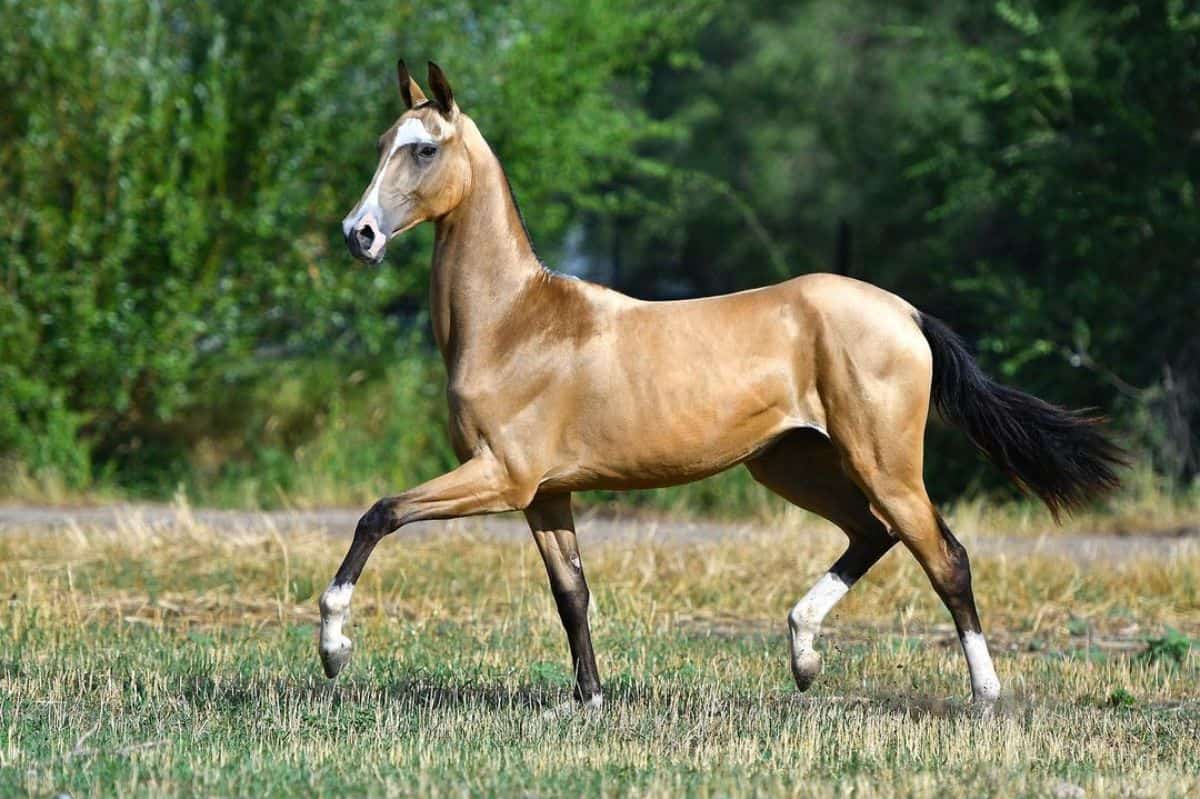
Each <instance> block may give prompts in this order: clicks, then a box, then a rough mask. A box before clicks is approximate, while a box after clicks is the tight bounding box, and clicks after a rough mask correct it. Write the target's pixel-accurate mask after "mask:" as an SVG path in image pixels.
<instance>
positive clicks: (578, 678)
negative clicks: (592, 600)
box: [552, 575, 600, 702]
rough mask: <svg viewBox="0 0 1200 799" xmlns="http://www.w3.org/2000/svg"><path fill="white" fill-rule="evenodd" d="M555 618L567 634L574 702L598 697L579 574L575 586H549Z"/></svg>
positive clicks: (583, 585) (585, 596)
mask: <svg viewBox="0 0 1200 799" xmlns="http://www.w3.org/2000/svg"><path fill="white" fill-rule="evenodd" d="M552 589H553V593H554V602H555V604H556V605H558V615H559V618H560V619H562V625H563V629H564V630H566V633H567V645H568V646H569V647H570V649H571V666H572V668H573V669H574V671H575V699H576V700H578V701H580V702H591V701H594V700H596V699H598V698H599V696H600V676H599V673H598V671H597V669H596V655H595V653H594V652H593V651H592V635H591V631H590V630H589V628H588V599H589V597H588V589H587V583H585V582H584V581H583V577H582V575H580V577H579V581H578V583H577V584H576V585H571V586H561V587H560V586H559V585H554V586H552Z"/></svg>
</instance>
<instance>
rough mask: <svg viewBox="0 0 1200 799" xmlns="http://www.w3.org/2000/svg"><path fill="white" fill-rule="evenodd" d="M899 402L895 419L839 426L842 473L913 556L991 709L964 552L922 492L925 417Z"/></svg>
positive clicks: (994, 686)
mask: <svg viewBox="0 0 1200 799" xmlns="http://www.w3.org/2000/svg"><path fill="white" fill-rule="evenodd" d="M918 399H920V398H918ZM916 401H917V400H914V402H916ZM903 404H904V403H901V402H896V403H895V404H893V405H891V406H888V407H892V408H893V409H894V410H895V413H896V416H895V417H889V416H888V415H887V414H883V415H882V416H881V417H878V418H871V419H862V418H860V419H859V424H857V425H855V426H854V427H852V428H851V427H850V426H849V425H846V426H844V429H842V430H839V431H837V432H835V433H834V435H835V436H836V437H837V440H838V446H839V448H840V449H841V450H842V452H843V456H844V460H845V463H846V469H847V472H849V473H850V474H852V475H853V476H854V478H855V481H856V482H858V483H859V484H860V485H861V486H862V487H863V489H864V491H865V492H866V494H867V496H868V497H869V498H870V501H871V505H872V507H873V508H874V509H875V510H876V511H878V512H879V513H880V514H881V515H882V516H883V518H884V520H885V521H886V522H887V523H888V525H889V527H890V528H891V530H892V531H893V532H894V533H895V535H896V537H897V538H899V539H900V540H901V541H903V542H904V544H905V546H907V547H908V549H909V551H911V552H912V553H913V555H914V556H915V557H916V559H917V561H918V562H919V563H920V564H921V568H923V569H924V570H925V574H926V575H927V576H928V577H929V581H930V582H931V583H932V584H933V588H934V590H935V591H936V592H937V594H938V596H940V597H941V599H942V602H943V603H944V604H945V605H946V608H947V609H948V610H949V611H950V615H951V616H952V617H953V618H954V625H955V627H956V628H957V629H958V637H959V641H960V642H961V644H962V648H963V653H964V654H965V655H966V658H967V665H968V667H969V668H970V672H971V693H972V696H973V697H974V699H975V701H976V702H981V703H990V702H993V701H995V700H996V699H997V698H998V697H999V695H1000V681H999V679H998V678H997V677H996V669H995V667H994V666H993V665H992V658H991V655H990V654H989V653H988V647H987V642H986V640H985V639H984V637H983V628H982V626H981V625H980V623H979V612H978V611H977V610H976V608H975V595H974V592H973V591H972V589H971V565H970V562H969V560H968V558H967V551H966V549H964V548H963V546H962V544H960V543H959V542H958V540H957V539H956V538H955V537H954V535H953V533H951V532H950V528H948V527H947V526H946V523H945V522H944V521H943V520H942V517H941V516H940V515H939V514H938V512H937V510H936V509H935V508H934V507H933V503H932V502H930V500H929V496H928V494H927V493H926V492H925V482H924V479H923V477H922V474H921V472H922V461H923V440H922V439H923V432H924V415H923V414H916V413H914V412H912V411H911V409H907V412H906V409H905V408H904V407H903ZM922 410H924V408H922ZM906 420H907V421H908V422H909V423H908V424H906V423H905V422H906ZM913 420H917V421H920V422H921V424H920V426H917V425H916V424H913V423H912V422H913Z"/></svg>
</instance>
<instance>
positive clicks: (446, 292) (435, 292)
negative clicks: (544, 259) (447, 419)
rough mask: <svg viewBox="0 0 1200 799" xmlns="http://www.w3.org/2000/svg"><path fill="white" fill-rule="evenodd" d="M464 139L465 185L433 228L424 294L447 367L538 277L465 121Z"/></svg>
mask: <svg viewBox="0 0 1200 799" xmlns="http://www.w3.org/2000/svg"><path fill="white" fill-rule="evenodd" d="M464 135H466V136H467V137H468V139H467V143H468V147H469V152H470V154H471V185H470V188H469V189H468V190H467V195H466V196H465V197H464V198H463V200H462V202H461V203H460V204H459V206H458V207H457V208H455V209H454V211H452V212H450V213H449V214H447V215H446V216H445V217H444V218H442V219H440V220H439V221H438V223H437V240H436V243H435V244H434V254H433V275H432V282H431V291H430V295H431V296H430V299H431V303H430V306H431V307H430V311H431V315H432V317H433V330H434V336H435V338H436V339H437V343H438V348H439V349H440V350H441V351H442V356H443V357H444V358H445V359H446V362H447V365H449V366H453V364H454V362H455V361H456V360H457V359H458V358H459V357H461V355H462V353H463V352H464V351H466V350H468V349H470V348H471V345H472V343H473V342H475V341H477V340H478V339H479V337H481V336H486V335H488V331H489V330H494V329H495V328H496V326H497V324H499V322H500V321H501V320H502V319H503V318H504V317H505V316H506V315H507V314H508V313H509V312H510V311H511V310H512V306H513V304H514V303H516V302H517V301H518V298H519V297H520V294H521V292H522V291H523V290H524V289H525V288H527V287H528V286H529V285H530V283H531V281H532V280H535V279H536V278H537V277H539V275H540V273H541V272H542V266H541V264H540V262H539V261H538V259H537V256H536V255H535V254H534V252H533V246H532V245H531V244H530V242H529V238H528V236H527V235H526V233H525V228H524V226H523V225H522V224H521V218H520V215H519V213H518V211H517V207H516V204H515V203H514V201H513V199H512V194H511V192H510V191H509V188H508V181H507V179H506V178H505V176H504V171H503V169H502V168H501V166H500V162H499V160H497V158H496V156H495V155H494V154H493V153H492V151H491V149H490V148H489V147H488V146H487V144H486V142H484V140H483V137H482V136H480V135H479V133H478V131H477V130H474V126H473V125H472V124H471V123H469V122H468V129H467V131H466V132H465V134H464Z"/></svg>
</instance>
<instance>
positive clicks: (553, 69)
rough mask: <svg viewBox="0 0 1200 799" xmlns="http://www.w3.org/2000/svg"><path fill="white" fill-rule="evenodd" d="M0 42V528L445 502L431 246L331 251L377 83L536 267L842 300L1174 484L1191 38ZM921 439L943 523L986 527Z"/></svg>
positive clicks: (894, 22)
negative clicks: (794, 280) (103, 508)
mask: <svg viewBox="0 0 1200 799" xmlns="http://www.w3.org/2000/svg"><path fill="white" fill-rule="evenodd" d="M0 28H3V30H4V31H5V35H4V36H3V37H0V462H2V463H3V467H2V468H0V494H3V493H7V494H10V495H11V494H14V493H19V492H21V491H28V490H29V487H30V486H41V487H43V488H44V487H46V486H53V487H56V488H55V490H56V491H58V492H60V493H61V492H67V493H70V492H86V491H93V490H107V491H113V492H119V493H122V494H131V495H137V496H151V497H154V496H163V495H169V494H170V493H172V492H173V491H175V490H176V489H177V488H178V487H180V486H182V487H184V488H185V489H187V490H188V491H189V492H191V493H193V494H194V495H196V496H198V497H199V498H200V499H202V500H203V501H209V502H220V503H227V504H275V503H279V502H295V503H303V502H308V503H314V504H315V503H322V502H359V501H366V500H369V499H372V498H374V496H376V495H378V494H380V493H382V492H384V491H394V490H396V489H398V488H401V487H403V486H406V485H411V484H412V483H414V482H416V481H418V480H421V479H424V478H427V477H429V476H432V475H433V474H436V473H438V472H439V471H441V470H443V469H445V468H446V467H447V466H448V465H450V463H451V461H452V455H451V454H450V452H449V449H448V447H447V445H446V443H445V435H444V418H443V414H444V410H443V409H442V404H443V403H442V386H441V380H442V376H441V371H440V365H439V364H438V363H437V362H436V360H435V358H434V357H433V354H432V349H431V347H430V346H429V343H428V334H427V327H428V325H427V321H426V319H425V317H424V308H425V300H424V293H425V290H426V287H427V283H428V261H429V245H430V235H429V234H430V231H428V230H424V231H417V232H414V233H413V234H410V235H409V236H407V237H406V238H405V239H403V240H401V241H400V242H397V245H398V246H395V247H393V254H392V255H391V256H390V258H389V261H388V263H387V264H386V265H385V266H384V267H383V268H380V269H368V268H364V267H361V266H359V265H356V264H355V263H354V262H352V261H351V260H350V258H349V257H348V255H347V254H346V253H345V250H344V246H343V244H342V242H341V238H340V230H339V227H338V222H339V220H340V219H341V217H342V215H343V214H344V213H345V211H346V210H347V208H348V207H349V206H350V205H351V204H352V203H353V202H354V200H355V199H356V198H357V196H358V194H359V192H361V189H362V187H363V185H364V184H365V181H366V180H367V179H368V178H369V173H370V170H371V169H372V168H373V165H374V155H373V153H374V151H373V145H374V141H375V138H376V137H377V135H378V133H379V132H380V131H381V130H383V129H384V128H385V127H386V126H387V125H388V124H390V122H391V121H392V119H393V118H394V117H395V115H396V114H397V113H398V101H397V99H396V94H395V86H394V62H395V59H396V57H397V56H400V55H403V56H405V57H406V58H407V59H408V60H409V61H410V63H419V62H420V61H421V60H423V58H425V57H434V58H436V60H438V61H439V63H441V65H442V66H443V67H444V68H446V70H447V71H448V73H449V75H450V77H451V80H452V81H453V82H454V85H455V90H456V95H457V96H458V98H459V101H460V104H461V105H462V106H463V108H464V109H465V110H467V111H468V113H470V114H471V115H472V116H473V117H474V118H475V119H476V120H477V121H478V123H479V124H480V127H481V128H482V130H483V131H484V133H485V135H487V136H488V137H489V139H490V141H491V142H492V144H493V146H494V147H495V149H496V150H497V152H498V153H499V154H500V156H501V158H502V160H503V161H504V162H505V165H506V168H507V170H508V172H509V176H510V178H511V180H512V183H513V185H514V188H515V190H516V192H517V195H518V198H519V199H520V201H521V203H522V207H523V210H524V212H525V216H526V218H527V219H528V221H529V224H530V227H531V229H532V232H533V235H534V238H535V241H536V242H537V244H538V246H539V249H540V251H541V252H542V254H543V256H544V257H545V259H546V260H547V261H548V262H550V263H551V264H552V265H562V266H564V268H570V269H572V270H574V271H580V272H583V273H584V274H585V275H588V276H591V277H593V278H594V279H598V280H600V281H602V282H607V283H610V284H612V285H614V286H615V287H617V288H619V289H622V290H625V291H628V292H630V293H633V294H635V295H637V296H643V297H665V296H680V295H691V294H699V293H712V292H718V291H727V290H733V289H738V288H744V287H748V286H753V285H759V284H762V283H764V282H769V281H773V280H778V279H782V278H785V277H787V276H790V275H794V274H800V273H803V272H808V271H816V270H824V269H830V268H833V269H838V270H839V271H843V272H846V273H849V274H851V275H853V276H856V277H860V278H863V279H866V280H870V281H872V282H875V283H878V284H880V285H883V286H885V287H886V288H889V289H892V290H895V291H897V292H899V293H901V294H903V295H904V296H906V297H907V298H908V299H910V300H911V301H913V302H914V303H915V304H917V305H918V306H919V307H922V308H924V309H927V310H929V311H931V312H933V313H935V314H937V315H939V316H942V317H943V318H945V319H946V320H947V321H948V322H950V323H951V324H952V325H953V326H955V327H956V328H957V329H958V330H960V331H961V332H962V333H963V334H965V335H966V336H967V337H968V338H969V339H970V340H972V341H973V342H974V343H976V344H977V346H978V347H979V349H980V350H981V357H982V359H983V360H984V361H985V364H986V366H987V367H988V368H989V369H990V370H991V371H993V372H995V373H997V374H998V375H999V376H1001V377H1002V378H1003V379H1005V380H1006V381H1008V382H1010V383H1013V384H1016V385H1019V386H1021V387H1023V388H1026V389H1029V390H1032V391H1034V392H1036V393H1039V394H1041V395H1043V396H1046V397H1048V398H1050V399H1053V400H1056V401H1059V402H1062V403H1066V404H1071V405H1096V406H1100V407H1102V408H1103V409H1105V410H1106V411H1107V412H1109V413H1110V414H1112V415H1114V416H1115V417H1116V420H1117V423H1118V425H1119V426H1120V427H1121V429H1122V430H1123V432H1124V435H1125V437H1126V439H1127V440H1128V441H1129V443H1130V444H1131V445H1132V446H1133V447H1134V448H1135V450H1136V451H1137V452H1138V454H1139V455H1140V456H1141V457H1142V458H1143V459H1144V460H1145V461H1146V463H1148V464H1150V465H1151V466H1152V467H1153V468H1154V469H1155V470H1156V471H1157V472H1158V473H1159V474H1160V475H1162V477H1163V478H1164V479H1165V480H1166V481H1168V482H1170V483H1171V484H1173V485H1176V486H1186V485H1188V484H1189V483H1191V482H1192V481H1194V480H1195V476H1196V474H1197V471H1198V469H1200V454H1198V453H1200V343H1198V341H1200V339H1198V338H1197V335H1196V321H1197V316H1198V314H1197V310H1196V309H1197V307H1198V306H1200V280H1198V278H1200V260H1198V259H1200V256H1198V255H1197V253H1200V215H1198V214H1197V207H1196V197H1195V193H1196V186H1195V181H1196V176H1197V175H1200V11H1198V10H1197V9H1196V8H1195V7H1193V6H1191V5H1189V4H1188V3H1185V2H1181V1H1180V0H1168V1H1167V2H1159V3H1154V2H1150V3H1137V4H1133V3H1129V4H1125V5H1122V4H1120V3H1117V4H1110V5H1104V6H1096V5H1094V4H1087V3H1080V2H1037V3H1017V2H998V3H983V4H979V3H967V2H960V1H958V0H955V1H954V2H949V3H946V2H941V3H932V2H904V3H895V4H887V5H886V6H880V5H879V4H877V3H870V2H866V1H865V0H847V1H846V2H832V0H820V1H818V0H809V1H808V2H797V3H792V4H786V5H785V4H778V3H767V2H748V3H747V2H742V3H732V2H719V0H687V2H671V3H666V2H638V3H635V2H631V1H630V0H615V1H614V2H603V3H601V2H585V3H554V2H548V1H547V0H517V2H511V3H503V4H495V3H488V2H480V1H479V0H475V1H473V2H465V1H464V0H449V2H442V3H438V4H428V3H425V4H410V3H405V2H400V3H396V2H380V1H379V0H363V1H360V2H333V1H332V0H304V2H297V3H290V4H284V5H281V4H278V3H267V2H261V1H259V0H250V1H249V2H231V1H228V0H226V1H224V2H221V1H217V2H201V3H183V2H158V3H132V2H121V1H119V0H114V1H113V2H85V3H78V4H59V3H44V2H40V3H35V2H28V1H27V0H8V2H4V3H3V4H0ZM839 231H840V241H841V242H842V244H841V245H840V246H839V245H838V241H839ZM931 438H932V441H931V447H932V448H933V449H934V450H935V452H936V454H935V455H933V456H931V458H930V466H929V469H930V478H931V481H932V482H933V483H934V485H935V491H936V492H940V493H941V495H943V496H945V495H949V494H953V493H961V492H963V491H976V490H980V489H990V488H992V487H993V483H992V482H990V481H991V480H992V478H991V477H990V476H989V473H988V472H987V471H986V470H981V469H980V468H979V467H980V464H979V462H978V459H977V458H976V457H975V456H974V454H973V453H971V452H970V451H969V449H968V448H967V447H966V446H965V444H964V443H963V442H962V441H961V440H960V439H959V438H957V437H955V436H952V435H948V434H946V433H945V431H942V430H940V429H938V428H935V429H933V430H932V431H931ZM759 497H760V494H759V493H758V492H756V491H755V490H754V489H753V488H751V487H750V486H749V484H748V483H747V481H746V480H745V479H744V477H733V478H726V479H725V480H724V481H723V482H718V483H708V484H704V485H701V486H700V487H697V488H691V489H687V490H685V491H683V492H676V493H675V494H672V495H668V499H667V500H660V501H668V502H672V503H679V502H682V503H684V504H685V505H687V506H689V507H692V508H695V509H698V510H704V511H713V510H716V511H737V510H744V509H746V508H748V507H751V506H753V505H754V503H755V502H757V501H758V498H759Z"/></svg>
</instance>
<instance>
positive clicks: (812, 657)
mask: <svg viewBox="0 0 1200 799" xmlns="http://www.w3.org/2000/svg"><path fill="white" fill-rule="evenodd" d="M820 673H821V656H820V655H819V654H817V653H816V652H805V653H803V654H801V655H793V656H792V676H793V677H795V678H796V687H797V688H799V689H800V690H801V691H807V690H808V689H809V688H810V687H812V684H813V681H814V680H816V679H817V675H818V674H820Z"/></svg>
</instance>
